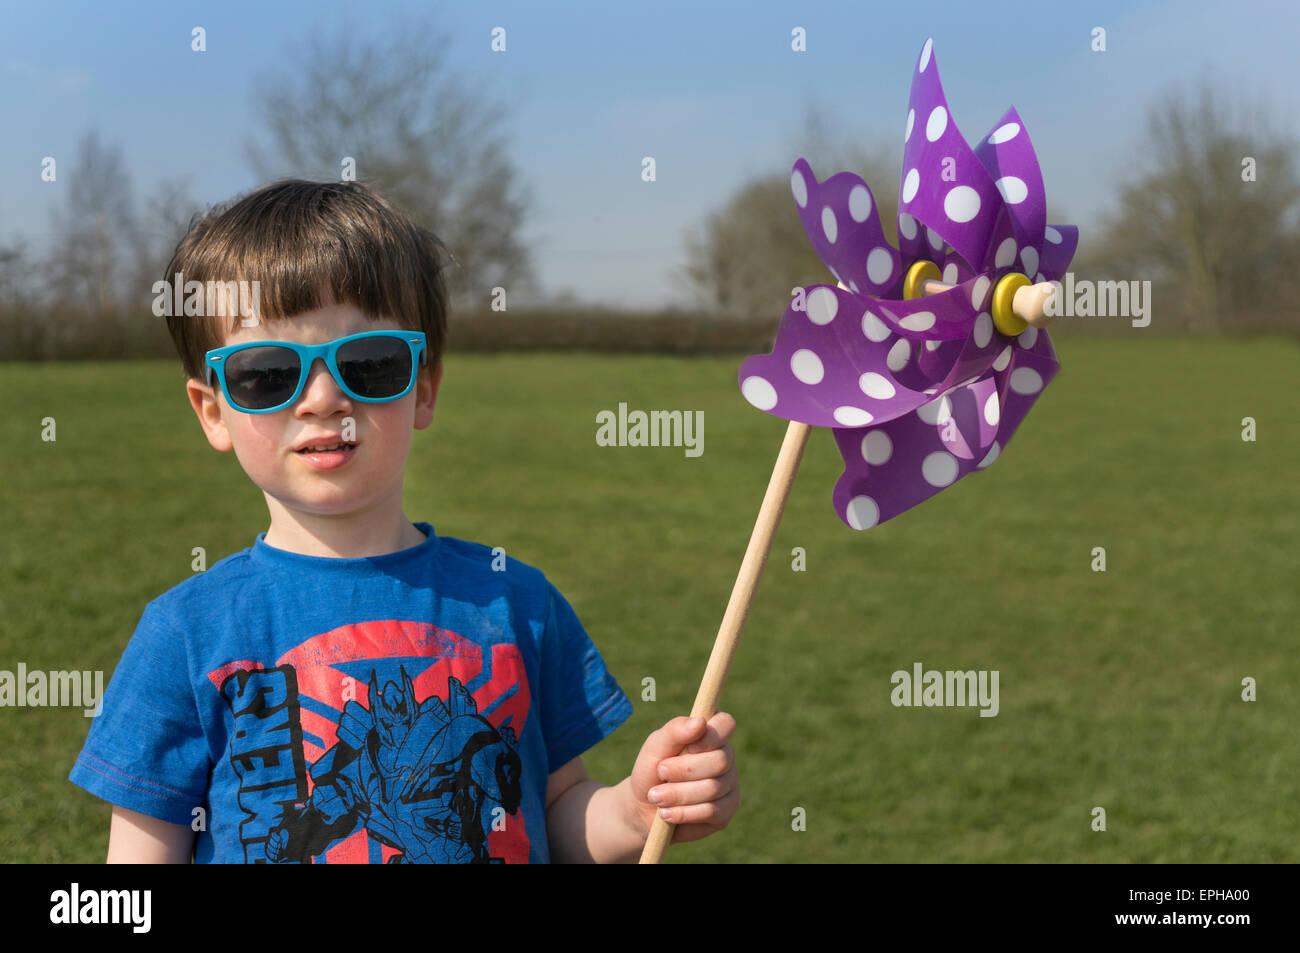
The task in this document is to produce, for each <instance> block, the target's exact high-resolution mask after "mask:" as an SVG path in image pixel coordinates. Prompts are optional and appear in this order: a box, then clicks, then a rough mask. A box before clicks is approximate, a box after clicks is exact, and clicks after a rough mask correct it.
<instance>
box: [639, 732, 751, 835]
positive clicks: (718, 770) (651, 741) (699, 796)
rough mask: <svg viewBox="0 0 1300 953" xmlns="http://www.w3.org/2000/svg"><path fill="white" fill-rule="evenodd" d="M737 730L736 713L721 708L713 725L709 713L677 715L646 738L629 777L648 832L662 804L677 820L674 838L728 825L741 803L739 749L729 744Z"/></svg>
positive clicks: (667, 817) (666, 817)
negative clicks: (734, 716) (695, 715)
mask: <svg viewBox="0 0 1300 953" xmlns="http://www.w3.org/2000/svg"><path fill="white" fill-rule="evenodd" d="M735 730H736V719H734V718H732V717H731V716H730V715H728V714H727V713H726V712H721V711H720V712H718V713H717V714H716V715H714V716H713V717H712V718H710V719H709V721H708V723H707V725H706V723H705V721H704V719H703V718H695V719H691V718H687V717H685V716H682V717H680V718H674V719H673V720H672V721H670V722H668V723H667V724H666V725H664V726H663V727H662V728H660V729H659V730H658V731H655V732H652V733H651V734H650V737H648V738H646V740H645V744H643V745H642V746H641V753H640V754H639V755H637V759H636V765H635V766H634V767H633V768H632V774H631V776H630V777H629V778H628V781H629V782H630V784H629V789H630V792H631V796H632V809H633V812H634V813H635V815H636V817H637V819H638V820H640V821H642V822H643V823H644V825H645V830H646V833H647V834H648V833H649V831H650V825H651V824H652V823H653V821H654V819H655V815H656V813H659V812H660V810H661V809H662V811H663V818H664V820H665V821H668V822H670V823H672V824H676V825H677V828H676V830H674V831H673V839H672V843H674V844H680V843H684V842H685V841H693V840H699V839H700V838H701V837H707V836H708V835H710V834H712V833H713V832H714V831H720V830H722V829H723V828H724V827H726V826H727V824H728V822H730V820H731V818H732V817H733V816H734V815H735V813H736V808H738V807H740V775H739V774H738V773H737V771H736V753H735V752H734V751H732V750H731V745H729V744H727V739H728V738H730V737H731V733H732V732H733V731H735ZM652 795H654V796H652ZM656 796H657V801H656Z"/></svg>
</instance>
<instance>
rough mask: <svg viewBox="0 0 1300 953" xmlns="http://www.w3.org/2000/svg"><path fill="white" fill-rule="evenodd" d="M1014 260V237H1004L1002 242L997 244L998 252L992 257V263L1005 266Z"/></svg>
mask: <svg viewBox="0 0 1300 953" xmlns="http://www.w3.org/2000/svg"><path fill="white" fill-rule="evenodd" d="M1015 260H1016V240H1015V239H1014V238H1004V239H1003V240H1002V244H1001V245H999V246H998V253H997V255H996V256H995V257H994V259H993V264H994V265H995V266H996V267H998V268H1005V267H1007V265H1009V264H1011V263H1012V262H1013V261H1015Z"/></svg>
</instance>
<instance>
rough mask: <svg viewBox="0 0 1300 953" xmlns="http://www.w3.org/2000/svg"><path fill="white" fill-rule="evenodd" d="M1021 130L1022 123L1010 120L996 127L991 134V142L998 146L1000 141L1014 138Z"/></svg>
mask: <svg viewBox="0 0 1300 953" xmlns="http://www.w3.org/2000/svg"><path fill="white" fill-rule="evenodd" d="M1019 132H1020V123H1018V122H1009V123H1006V124H1004V125H1001V126H998V127H997V128H996V129H994V130H993V132H992V133H990V134H989V142H990V143H992V144H993V145H995V146H996V145H997V144H998V143H1001V142H1007V141H1009V140H1011V139H1014V138H1015V137H1016V135H1017V134H1018V133H1019Z"/></svg>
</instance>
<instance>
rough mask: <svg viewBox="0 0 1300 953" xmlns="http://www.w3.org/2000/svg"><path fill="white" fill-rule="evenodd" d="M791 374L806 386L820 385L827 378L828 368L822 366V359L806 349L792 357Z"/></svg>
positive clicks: (800, 350)
mask: <svg viewBox="0 0 1300 953" xmlns="http://www.w3.org/2000/svg"><path fill="white" fill-rule="evenodd" d="M790 373H792V374H793V375H794V376H795V377H797V378H799V380H801V381H803V382H804V383H805V384H820V383H821V382H822V378H823V377H825V376H826V368H825V367H823V366H822V359H821V358H820V357H818V356H817V355H816V354H814V353H813V352H812V351H810V350H808V349H807V348H806V347H805V348H800V349H799V350H797V351H795V352H794V353H793V354H791V355H790Z"/></svg>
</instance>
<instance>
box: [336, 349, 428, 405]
mask: <svg viewBox="0 0 1300 953" xmlns="http://www.w3.org/2000/svg"><path fill="white" fill-rule="evenodd" d="M335 360H336V361H337V363H338V366H339V374H340V375H342V377H343V382H344V383H345V384H347V385H348V387H350V388H352V390H353V391H354V392H356V393H357V394H360V395H361V396H362V397H372V398H376V399H378V398H384V397H396V396H397V395H398V394H400V393H401V392H402V391H404V390H406V385H407V384H409V383H410V382H411V348H410V346H409V345H408V344H407V343H406V340H405V339H404V338H399V337H377V338H358V339H357V340H355V341H349V342H348V343H346V344H344V345H343V346H342V347H340V348H339V350H338V355H337V357H336V358H335Z"/></svg>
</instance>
